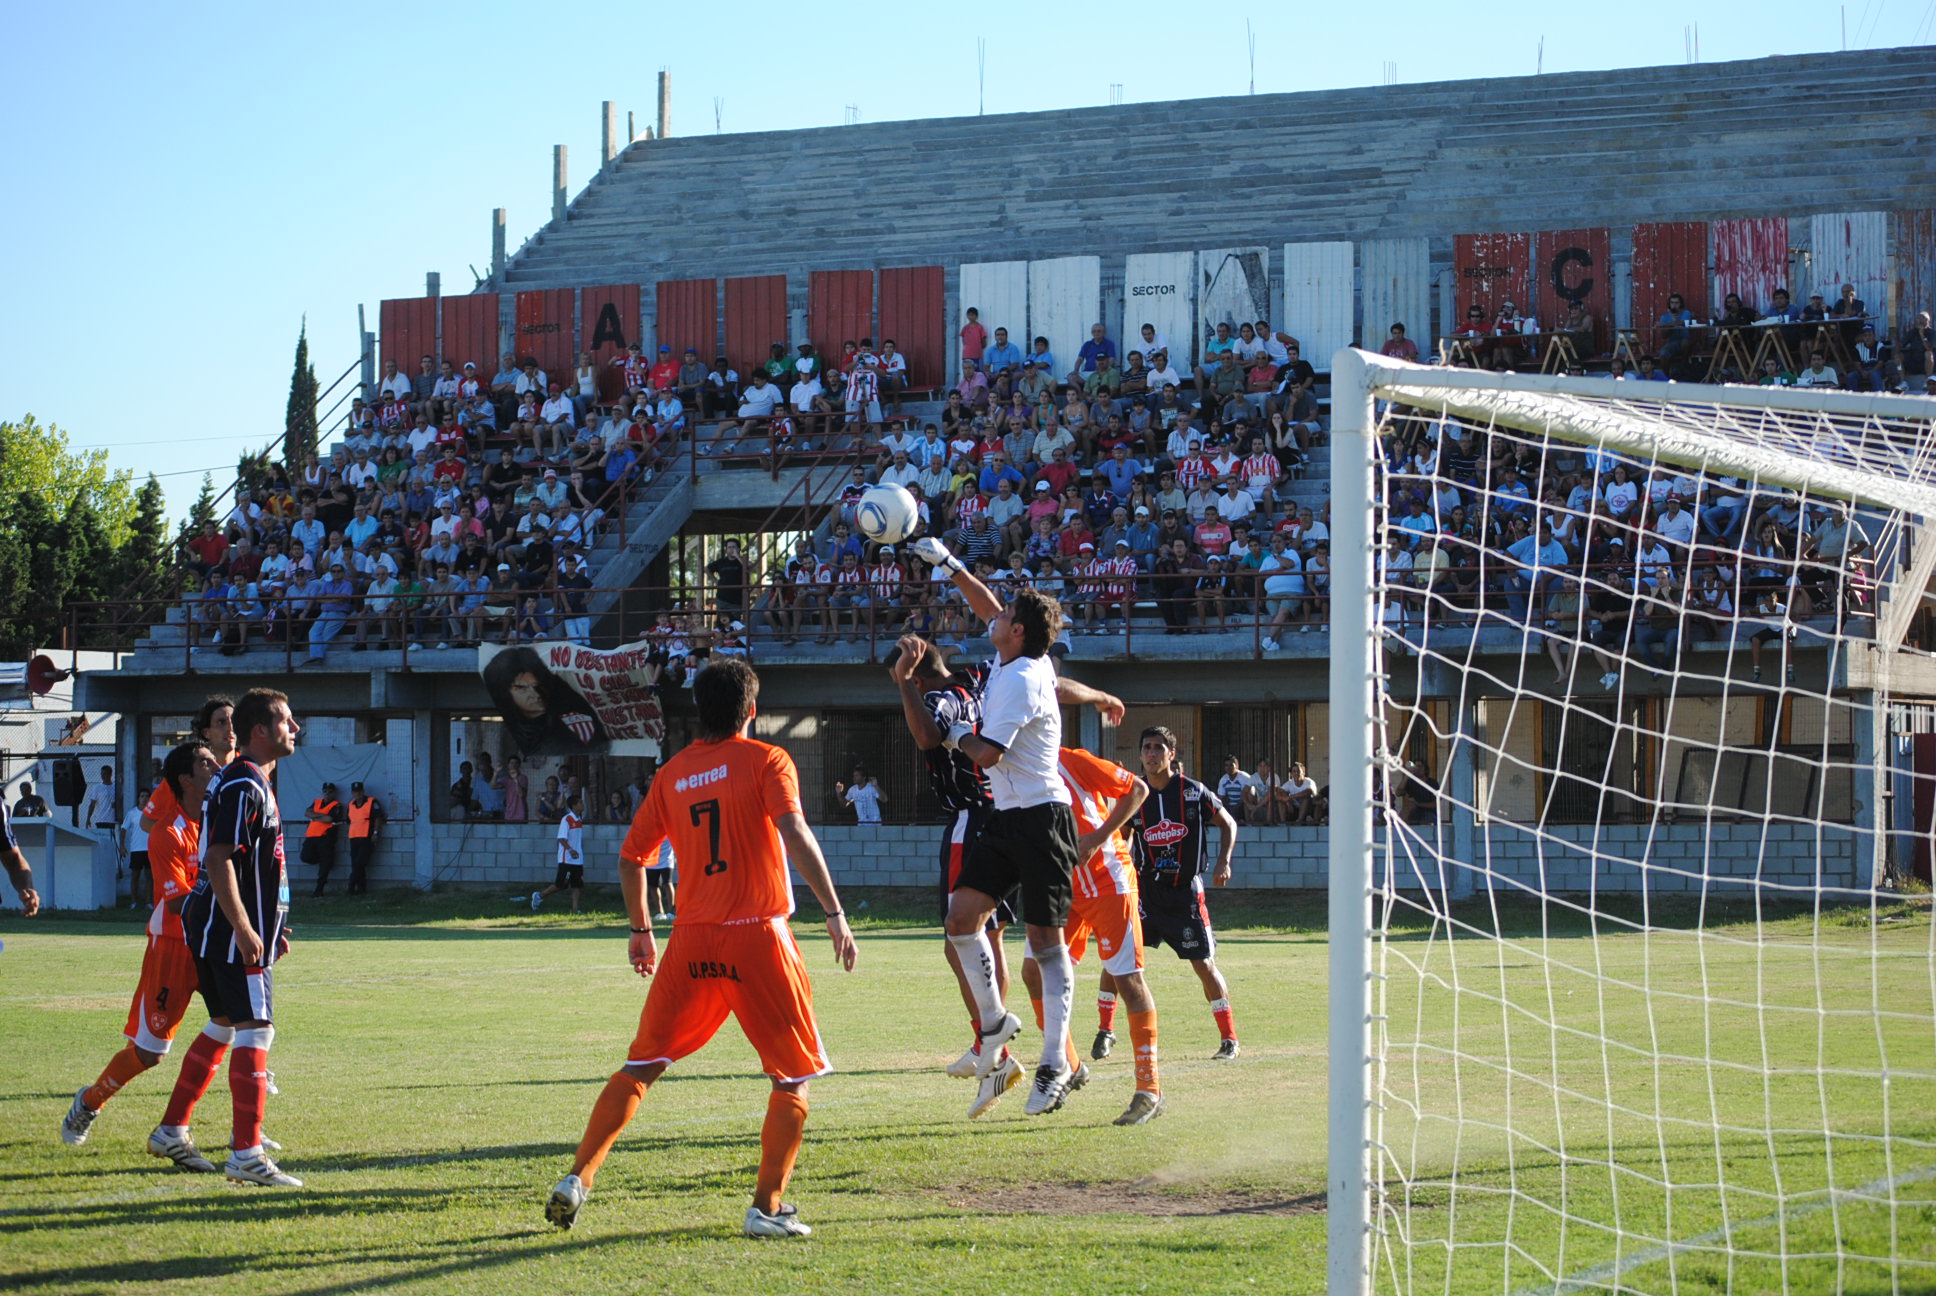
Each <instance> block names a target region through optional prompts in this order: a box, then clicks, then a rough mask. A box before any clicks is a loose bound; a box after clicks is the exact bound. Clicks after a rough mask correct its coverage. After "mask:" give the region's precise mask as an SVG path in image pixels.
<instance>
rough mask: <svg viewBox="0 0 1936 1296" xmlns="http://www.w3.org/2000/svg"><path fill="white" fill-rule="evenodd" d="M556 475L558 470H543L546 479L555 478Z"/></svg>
mask: <svg viewBox="0 0 1936 1296" xmlns="http://www.w3.org/2000/svg"><path fill="white" fill-rule="evenodd" d="M557 475H558V470H557V469H556V468H547V469H545V476H547V477H556V476H557Z"/></svg>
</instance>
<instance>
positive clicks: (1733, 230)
mask: <svg viewBox="0 0 1936 1296" xmlns="http://www.w3.org/2000/svg"><path fill="white" fill-rule="evenodd" d="M1713 234H1714V307H1715V312H1716V313H1717V314H1720V313H1722V312H1721V307H1722V305H1723V304H1724V303H1725V302H1726V301H1727V299H1728V294H1729V293H1738V294H1740V297H1741V300H1742V302H1743V303H1744V304H1745V305H1746V306H1747V308H1748V309H1749V310H1751V311H1753V312H1755V314H1757V315H1766V314H1767V313H1768V307H1769V305H1770V303H1772V302H1773V301H1774V299H1775V289H1777V288H1788V218H1787V217H1786V216H1752V217H1749V218H1747V219H1745V220H1718V221H1715V222H1714V224H1713ZM1789 292H1790V293H1791V294H1792V293H1793V292H1794V289H1792V288H1789ZM1689 309H1692V307H1690V308H1689Z"/></svg>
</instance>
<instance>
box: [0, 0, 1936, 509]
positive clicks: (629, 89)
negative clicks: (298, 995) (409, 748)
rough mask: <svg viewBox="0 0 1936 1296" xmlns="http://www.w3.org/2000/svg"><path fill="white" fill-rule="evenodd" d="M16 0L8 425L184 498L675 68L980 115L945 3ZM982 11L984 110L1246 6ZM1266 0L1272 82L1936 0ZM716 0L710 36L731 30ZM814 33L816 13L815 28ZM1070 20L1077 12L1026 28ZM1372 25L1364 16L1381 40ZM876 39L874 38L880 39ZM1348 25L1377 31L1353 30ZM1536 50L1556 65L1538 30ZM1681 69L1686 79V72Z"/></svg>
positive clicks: (1770, 26) (1822, 43)
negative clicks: (1439, 0)
mask: <svg viewBox="0 0 1936 1296" xmlns="http://www.w3.org/2000/svg"><path fill="white" fill-rule="evenodd" d="M177 8H178V9H179V11H178V12H171V11H170V8H169V7H157V6H135V5H132V4H128V3H124V2H123V0H110V2H109V3H104V4H97V5H90V6H76V5H59V6H56V5H20V6H15V7H14V9H13V10H12V12H11V13H10V17H9V24H8V30H9V35H10V36H11V37H12V38H13V39H12V42H11V44H12V57H11V58H10V59H9V77H8V79H9V81H10V83H11V92H10V93H9V95H8V107H7V112H8V116H9V121H8V129H7V131H6V144H5V147H4V149H3V150H0V176H3V177H4V182H5V192H6V193H7V194H8V196H9V200H8V202H7V203H6V207H5V212H6V217H7V219H6V222H5V224H4V229H5V232H6V234H7V239H6V243H7V247H8V250H9V253H10V255H9V256H8V257H7V259H6V264H5V266H4V269H0V276H4V279H3V280H0V282H4V287H5V292H4V300H5V301H6V302H7V304H8V307H9V309H8V310H6V312H5V314H4V318H0V343H3V344H4V345H3V346H0V353H3V354H4V355H5V357H6V360H5V363H4V365H3V366H0V418H18V417H20V416H21V415H24V414H28V413H31V414H33V415H35V416H36V417H37V418H39V419H40V420H41V421H42V422H54V423H58V424H60V425H61V426H62V427H63V428H64V429H66V430H67V431H68V432H69V434H70V435H71V436H72V437H73V439H74V442H75V444H76V445H80V446H88V447H105V448H108V449H109V450H110V452H111V455H112V463H113V464H114V466H116V467H125V468H130V469H132V470H134V471H135V472H136V474H137V475H144V474H146V473H149V472H154V473H157V474H166V475H165V476H163V478H162V480H163V483H164V485H166V486H167V488H168V493H169V499H170V504H171V509H172V511H173V512H175V513H180V512H182V511H185V509H186V508H187V505H188V504H189V502H190V501H191V500H192V499H193V497H194V494H195V491H196V490H197V488H198V487H199V485H200V481H201V478H200V470H201V469H204V468H213V469H215V470H216V478H217V482H218V484H220V483H222V482H223V481H224V479H225V477H226V475H227V474H228V473H229V472H230V471H232V468H233V465H234V462H235V458H236V455H237V453H238V451H240V450H241V449H243V448H246V447H253V446H257V445H261V444H263V443H264V442H266V441H268V440H269V439H271V438H272V437H273V436H275V434H276V432H277V430H278V429H279V428H280V425H281V421H282V414H283V407H284V404H285V401H286V399H287V395H288V380H289V367H290V360H291V358H292V355H293V349H294V346H295V340H296V332H297V329H298V327H299V326H300V324H301V322H302V320H303V317H304V316H305V315H306V316H307V317H308V321H309V333H310V342H311V347H312V351H313V354H314V356H315V360H316V370H317V373H318V375H319V376H320V377H321V378H322V380H323V382H324V383H328V382H329V381H330V380H331V379H333V378H334V377H335V376H336V375H337V374H338V373H339V372H341V371H342V370H343V369H344V368H345V367H346V366H348V365H349V364H350V363H351V362H352V360H353V359H354V358H355V354H356V350H355V348H356V332H355V329H356V308H357V306H358V304H359V303H361V304H364V305H366V306H367V307H368V308H369V316H370V324H371V327H372V328H374V327H375V325H376V304H377V302H378V301H380V300H381V299H383V298H385V297H411V296H419V295H421V294H422V293H423V291H424V274H425V272H426V271H430V270H435V271H438V272H440V273H441V274H442V276H443V284H444V290H445V291H446V292H447V293H460V292H464V291H467V290H468V289H469V288H470V286H471V283H472V279H471V272H470V270H469V269H468V268H467V266H470V265H475V266H478V267H480V268H483V267H484V266H486V264H487V263H488V261H489V259H490V213H491V209H492V208H494V207H505V208H508V209H509V223H510V232H511V246H512V247H513V248H515V247H516V246H517V245H518V243H519V242H521V241H522V240H523V239H524V238H525V237H526V236H528V235H529V234H531V233H532V232H533V231H534V230H536V229H537V228H538V226H539V225H540V224H541V223H542V221H543V218H544V217H545V215H546V214H548V212H549V209H550V169H551V148H552V145H554V144H566V145H568V146H569V147H570V150H571V159H572V177H573V188H574V191H575V190H576V188H577V187H578V186H579V185H582V183H583V181H584V180H585V179H586V178H587V177H588V176H589V175H590V174H591V171H592V170H593V168H594V167H595V165H596V162H597V157H598V146H599V133H598V131H599V116H598V114H599V104H600V102H601V101H602V100H605V99H611V100H614V101H616V102H617V104H618V106H619V111H620V120H621V130H623V114H624V113H625V111H626V110H628V109H629V110H631V111H633V112H634V113H635V114H636V116H637V121H638V127H639V129H640V131H643V130H644V129H645V127H646V126H647V124H649V123H650V122H652V121H653V119H654V113H655V111H656V89H655V86H656V76H657V72H658V70H659V69H660V68H661V67H667V68H670V69H671V70H672V75H673V92H674V93H673V130H674V133H675V134H680V135H693V134H703V133H707V132H711V131H712V130H713V129H714V110H715V101H716V100H718V101H720V104H719V120H720V125H721V126H722V127H723V129H724V130H725V131H726V132H728V133H731V132H735V131H751V130H773V129H785V128H788V127H794V126H829V125H838V124H840V123H841V122H842V121H844V120H845V118H846V109H847V106H848V105H850V104H851V105H853V106H854V107H855V108H856V109H857V110H858V115H859V118H860V120H861V121H864V122H872V121H887V120H896V119H906V118H919V117H947V116H962V115H968V114H972V113H974V112H975V110H976V92H977V87H976V62H977V49H976V32H975V31H974V30H973V29H971V28H970V27H968V26H967V25H965V24H963V23H961V22H959V21H957V20H955V19H954V18H952V16H951V13H952V12H953V11H949V10H942V11H938V12H937V13H936V14H935V15H933V16H930V15H927V14H925V13H923V12H922V10H921V7H920V6H918V5H909V4H902V5H889V6H879V7H875V8H873V9H870V10H869V11H867V14H866V17H865V21H863V22H862V23H861V24H860V25H859V26H858V27H857V26H856V24H855V23H854V22H852V21H849V18H850V17H851V15H848V16H843V14H842V11H840V10H824V9H823V10H809V9H802V8H801V7H800V6H797V5H791V4H788V5H780V4H764V3H742V4H739V5H735V6H732V7H731V9H730V10H719V9H717V8H714V9H707V8H704V7H696V6H683V5H682V6H636V5H628V4H623V3H621V4H616V5H605V6H597V7H593V8H591V9H587V10H582V11H578V12H579V13H582V15H583V16H582V17H564V16H563V15H564V14H565V13H566V12H567V11H561V10H556V9H551V10H547V9H545V8H543V7H533V6H531V5H528V4H516V5H513V4H504V3H497V2H496V0H479V2H478V3H473V4H467V5H464V6H462V7H456V6H450V7H445V6H439V5H415V4H394V3H392V4H341V3H339V4H330V5H319V6H296V5H290V6H282V5H273V6H271V5H249V6H241V5H223V4H201V5H193V6H181V7H177ZM970 11H971V12H983V13H1007V14H1010V15H1013V16H1014V17H1015V21H1014V23H1013V24H1012V25H988V26H986V27H985V28H984V29H983V32H982V34H984V35H986V36H987V38H988V53H987V72H986V100H987V109H988V111H989V112H1023V111H1031V110H1036V109H1049V108H1067V107H1081V106H1087V105H1099V104H1105V103H1108V102H1109V101H1110V94H1111V86H1112V85H1114V84H1120V86H1121V87H1122V90H1121V94H1122V98H1123V99H1124V100H1125V101H1128V102H1140V101H1149V100H1166V99H1189V98H1199V97H1205V96H1211V95H1224V94H1238V93H1242V92H1243V91H1244V90H1245V89H1246V88H1247V87H1248V83H1249V79H1250V60H1249V58H1248V55H1247V43H1246V35H1245V25H1244V23H1245V20H1244V15H1243V13H1242V12H1241V11H1238V10H1232V11H1230V12H1229V13H1228V14H1227V15H1225V14H1223V13H1218V14H1217V15H1216V16H1213V17H1202V16H1200V15H1201V14H1202V13H1204V12H1207V11H1199V10H1193V9H1191V8H1190V7H1188V6H1177V5H1174V4H1170V5H1145V4H1136V3H1128V4H1117V5H1111V6H1107V7H1104V8H1100V9H1096V10H1080V9H1076V8H1074V7H1073V6H1068V7H1064V6H993V7H982V6H977V7H973V8H972V9H971V10H970ZM1619 12H1620V14H1621V19H1620V21H1618V22H1615V23H1611V24H1610V23H1608V22H1607V21H1606V20H1605V19H1604V18H1603V17H1602V16H1601V15H1600V13H1599V12H1593V13H1587V12H1579V13H1577V14H1569V15H1567V16H1564V17H1562V16H1560V15H1558V14H1549V15H1543V14H1540V13H1539V12H1538V10H1537V8H1536V7H1525V6H1520V7H1515V8H1512V9H1508V10H1486V11H1479V10H1473V9H1471V8H1469V7H1460V6H1454V7H1450V8H1448V7H1446V6H1443V5H1436V4H1435V5H1426V4H1388V5H1386V6H1385V7H1384V8H1383V9H1382V10H1375V11H1364V10H1358V9H1356V8H1355V7H1353V6H1327V7H1325V8H1324V10H1323V11H1322V12H1320V11H1319V8H1318V7H1317V6H1299V7H1290V6H1280V7H1278V8H1277V9H1275V10H1268V11H1265V10H1260V11H1259V12H1258V13H1256V14H1255V15H1254V16H1253V17H1252V25H1253V28H1254V31H1255V47H1256V60H1255V61H1256V88H1257V90H1258V92H1260V93H1271V92H1280V91H1290V90H1322V89H1331V88H1337V87H1343V86H1358V85H1377V84H1380V83H1381V82H1382V81H1384V80H1385V79H1386V66H1387V64H1388V63H1390V64H1395V65H1396V70H1397V79H1398V80H1399V81H1401V82H1418V81H1433V80H1445V79H1456V78H1468V77H1486V76H1508V75H1525V74H1530V73H1532V72H1533V71H1534V70H1535V68H1536V65H1538V63H1539V61H1540V60H1541V59H1542V58H1543V67H1544V70H1545V71H1547V72H1565V71H1579V70H1584V69H1595V68H1618V67H1639V66H1648V65H1654V64H1679V63H1684V62H1686V58H1687V30H1686V29H1687V28H1688V27H1689V25H1690V24H1693V23H1696V22H1698V23H1699V26H1700V57H1701V61H1703V62H1719V61H1724V60H1729V59H1738V58H1753V57H1759V56H1762V55H1768V54H1798V53H1810V52H1818V51H1823V50H1834V49H1840V48H1842V47H1843V42H1844V37H1843V31H1844V26H1843V24H1844V21H1846V30H1847V45H1848V47H1849V48H1851V49H1860V48H1878V47H1884V46H1891V45H1906V44H1915V43H1922V42H1927V41H1930V40H1931V39H1936V0H1896V2H1895V3H1893V4H1891V3H1888V2H1887V0H1867V3H1855V4H1849V5H1846V6H1838V5H1822V4H1804V3H1791V2H1790V0H1769V2H1768V3H1760V4H1732V3H1731V4H1683V5H1673V6H1670V5H1666V4H1658V3H1651V2H1647V0H1642V2H1640V3H1632V4H1628V5H1626V6H1624V7H1622V8H1621V10H1620V11H1619ZM722 13H730V21H729V22H723V23H722V22H720V21H718V18H719V15H721V14H722ZM802 13H816V14H818V15H819V17H818V18H817V19H816V21H815V22H813V23H812V24H803V23H802V22H801V21H800V20H799V19H800V15H801V14H802ZM1049 14H1058V15H1059V14H1066V15H1068V16H1066V17H1062V16H1045V15H1049ZM1366 18H1370V19H1371V20H1372V21H1371V22H1369V23H1367V22H1366V21H1365V19H1366ZM889 19H891V20H892V22H891V23H887V22H885V21H884V20H889ZM1367 32H1370V33H1372V34H1371V35H1370V36H1369V37H1368V36H1367ZM1542 38H1543V40H1544V52H1543V56H1542V53H1541V41H1542ZM1688 75H1689V76H1690V78H1694V79H1696V80H1698V78H1699V76H1700V72H1699V70H1698V68H1696V69H1690V71H1689V74H1688Z"/></svg>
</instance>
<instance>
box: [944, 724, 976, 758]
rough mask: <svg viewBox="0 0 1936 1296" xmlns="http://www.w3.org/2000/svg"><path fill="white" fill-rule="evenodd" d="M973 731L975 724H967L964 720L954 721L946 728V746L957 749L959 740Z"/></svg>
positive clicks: (959, 743)
mask: <svg viewBox="0 0 1936 1296" xmlns="http://www.w3.org/2000/svg"><path fill="white" fill-rule="evenodd" d="M973 732H975V726H973V725H971V724H969V723H968V722H967V721H966V720H957V721H955V722H954V724H953V725H951V726H949V728H948V746H950V747H953V748H954V749H955V750H957V751H959V750H960V749H961V740H962V739H963V738H966V737H967V736H968V735H969V734H971V733H973Z"/></svg>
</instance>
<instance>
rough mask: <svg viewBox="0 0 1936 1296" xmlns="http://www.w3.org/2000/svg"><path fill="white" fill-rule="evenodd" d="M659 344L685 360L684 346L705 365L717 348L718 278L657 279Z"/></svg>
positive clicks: (710, 361)
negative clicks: (695, 354)
mask: <svg viewBox="0 0 1936 1296" xmlns="http://www.w3.org/2000/svg"><path fill="white" fill-rule="evenodd" d="M659 345H660V346H669V347H671V348H672V354H673V358H674V359H684V358H685V354H686V348H687V347H692V348H694V349H695V350H697V351H698V352H699V358H700V359H701V360H704V361H705V362H706V363H707V364H708V365H710V364H711V363H712V358H713V356H714V355H716V354H717V353H718V350H719V280H717V279H661V280H659Z"/></svg>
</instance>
